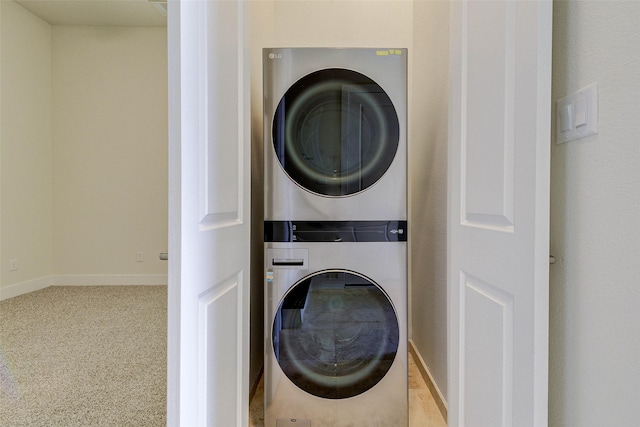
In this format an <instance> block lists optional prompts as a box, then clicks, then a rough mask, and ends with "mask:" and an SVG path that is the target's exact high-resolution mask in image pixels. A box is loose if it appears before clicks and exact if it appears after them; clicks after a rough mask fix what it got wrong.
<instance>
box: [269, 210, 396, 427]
mask: <svg viewBox="0 0 640 427" xmlns="http://www.w3.org/2000/svg"><path fill="white" fill-rule="evenodd" d="M265 226H266V229H267V231H266V238H265V240H266V243H265V266H266V268H265V277H266V280H265V286H266V289H265V337H266V340H265V377H264V378H265V381H264V384H265V426H266V427H285V426H287V427H290V426H298V427H299V426H335V427H346V426H364V425H379V426H394V427H403V426H407V425H408V421H407V420H408V388H407V275H406V271H407V270H406V264H407V246H406V232H405V228H406V222H404V221H400V222H396V221H390V222H385V221H333V222H311V223H308V222H304V221H295V222H280V221H275V222H268V223H266V224H265ZM399 231H402V232H399Z"/></svg>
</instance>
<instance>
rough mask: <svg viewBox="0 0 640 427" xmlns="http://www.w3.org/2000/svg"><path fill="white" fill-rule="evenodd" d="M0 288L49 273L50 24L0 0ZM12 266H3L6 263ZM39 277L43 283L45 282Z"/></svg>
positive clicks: (50, 162) (33, 279)
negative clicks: (13, 267) (14, 266)
mask: <svg viewBox="0 0 640 427" xmlns="http://www.w3.org/2000/svg"><path fill="white" fill-rule="evenodd" d="M0 8H1V9H2V21H1V22H0V32H1V34H2V42H1V46H0V52H1V58H0V65H1V68H2V71H1V77H2V79H1V88H0V110H1V113H0V114H1V115H2V127H1V129H0V131H1V134H0V151H1V153H2V154H1V159H2V164H1V165H0V168H1V174H2V176H1V179H0V181H1V183H2V187H1V189H0V210H1V211H2V212H1V214H0V217H1V219H2V223H1V228H0V246H1V248H2V249H1V254H2V257H1V258H0V271H1V277H2V282H1V283H0V286H4V285H7V284H15V283H22V282H32V281H41V280H43V279H42V278H44V277H47V276H49V275H50V274H51V272H52V268H53V266H52V218H51V209H52V200H53V195H52V193H53V189H52V184H51V174H52V170H53V167H52V155H53V154H52V153H53V151H52V145H51V105H52V104H51V91H52V80H51V55H52V54H51V27H50V26H49V24H47V23H46V22H44V21H42V20H41V19H40V18H37V17H35V16H34V15H32V14H31V13H29V12H27V11H26V10H25V9H23V8H22V7H21V6H18V5H17V4H15V3H13V2H7V1H2V2H0ZM11 259H17V260H18V261H19V268H18V270H16V271H9V261H10V260H11ZM45 282H46V280H45Z"/></svg>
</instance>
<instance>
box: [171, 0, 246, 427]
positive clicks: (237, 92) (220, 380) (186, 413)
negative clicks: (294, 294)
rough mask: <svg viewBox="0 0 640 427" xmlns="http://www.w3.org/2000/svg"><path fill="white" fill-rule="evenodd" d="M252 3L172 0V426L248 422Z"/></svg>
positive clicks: (238, 424) (244, 423)
mask: <svg viewBox="0 0 640 427" xmlns="http://www.w3.org/2000/svg"><path fill="white" fill-rule="evenodd" d="M247 7H248V6H247V5H246V2H242V1H237V2H236V1H175V2H169V14H168V37H169V58H170V61H169V64H170V74H169V79H170V100H169V105H170V113H169V126H170V129H169V135H170V142H169V153H170V156H169V159H170V160H169V161H170V164H169V168H170V173H169V187H170V197H169V206H170V215H169V253H170V257H169V337H168V338H169V342H168V371H167V376H168V408H167V411H168V412H167V420H168V425H171V426H189V427H190V426H243V427H244V426H246V425H247V424H248V408H249V404H248V395H249V389H248V386H249V380H248V370H249V217H248V215H249V212H250V206H249V204H250V199H249V196H250V189H249V183H250V180H249V179H248V175H249V170H250V164H249V162H250V152H249V142H250V141H249V135H250V132H249V117H250V114H249V79H248V76H249V64H248V48H247V44H248V40H249V39H248V37H247V34H248V31H247V30H248V19H247V13H248V11H247ZM245 175H246V177H245Z"/></svg>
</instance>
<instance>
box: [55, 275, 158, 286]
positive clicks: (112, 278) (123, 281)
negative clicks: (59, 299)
mask: <svg viewBox="0 0 640 427" xmlns="http://www.w3.org/2000/svg"><path fill="white" fill-rule="evenodd" d="M167 283H168V280H167V275H166V274H73V275H66V276H53V286H105V285H106V286H121V285H166V284H167Z"/></svg>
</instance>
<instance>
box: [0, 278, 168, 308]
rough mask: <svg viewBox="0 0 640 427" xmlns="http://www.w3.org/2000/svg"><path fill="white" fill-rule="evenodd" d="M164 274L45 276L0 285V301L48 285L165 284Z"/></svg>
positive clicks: (166, 281)
mask: <svg viewBox="0 0 640 427" xmlns="http://www.w3.org/2000/svg"><path fill="white" fill-rule="evenodd" d="M167 283H168V280H167V275H166V274H88V275H85V274H75V275H66V276H46V277H40V278H38V279H33V280H27V281H25V282H21V283H16V284H13V285H9V286H5V287H0V301H2V300H5V299H8V298H13V297H17V296H19V295H22V294H26V293H29V292H34V291H39V290H40V289H44V288H48V287H49V286H104V285H107V286H120V285H167Z"/></svg>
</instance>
